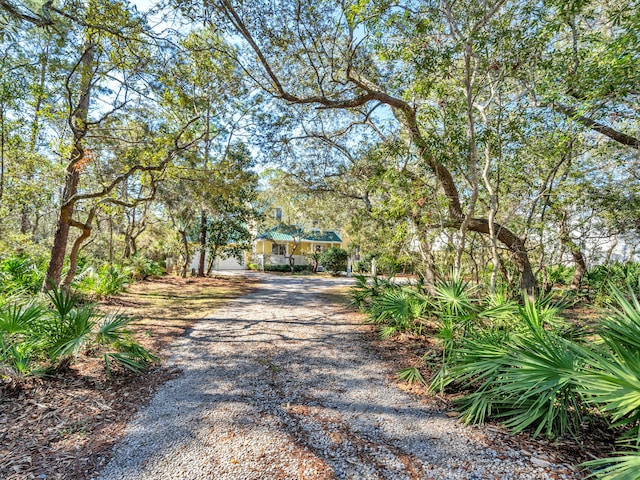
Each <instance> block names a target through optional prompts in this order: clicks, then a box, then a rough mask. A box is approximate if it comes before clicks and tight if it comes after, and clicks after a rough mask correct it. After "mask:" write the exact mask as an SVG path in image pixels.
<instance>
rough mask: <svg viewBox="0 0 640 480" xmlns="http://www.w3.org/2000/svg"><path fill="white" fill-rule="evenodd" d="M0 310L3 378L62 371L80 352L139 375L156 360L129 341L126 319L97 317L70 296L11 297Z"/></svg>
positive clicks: (90, 307)
mask: <svg viewBox="0 0 640 480" xmlns="http://www.w3.org/2000/svg"><path fill="white" fill-rule="evenodd" d="M1 307H2V308H0V365H1V366H2V367H3V368H2V370H3V371H4V373H5V374H11V375H15V376H28V375H40V374H44V373H46V372H48V371H52V370H64V369H65V368H66V367H67V366H69V365H70V364H71V363H72V362H73V361H74V360H75V359H76V358H77V356H78V355H79V354H81V353H86V352H94V353H95V352H97V353H99V354H100V355H102V357H103V359H104V362H105V368H106V370H107V374H108V375H110V374H111V363H112V362H117V363H118V364H120V365H121V366H123V367H124V368H127V369H129V370H133V371H136V372H140V371H142V370H144V369H146V368H147V367H148V365H149V364H150V363H152V362H155V361H156V360H157V358H156V357H155V356H154V355H153V354H151V353H150V352H149V351H148V350H146V349H145V348H143V347H142V346H141V345H140V344H139V343H137V342H136V341H135V339H134V338H133V335H132V332H131V331H130V330H129V329H128V325H129V323H130V322H131V321H132V320H133V319H132V318H131V317H126V316H123V315H116V314H109V315H104V314H102V313H100V312H99V311H98V310H97V309H96V307H95V306H94V305H91V304H81V303H80V302H79V301H78V299H76V298H75V297H74V296H72V295H71V294H69V293H65V292H63V291H60V290H53V291H51V292H49V293H48V296H47V298H46V299H44V298H43V299H40V300H36V299H31V300H24V299H21V298H14V299H11V300H9V301H7V302H6V303H5V304H4V305H2V306H1Z"/></svg>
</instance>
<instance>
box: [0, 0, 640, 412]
mask: <svg viewBox="0 0 640 480" xmlns="http://www.w3.org/2000/svg"><path fill="white" fill-rule="evenodd" d="M0 26H1V27H0V28H1V31H0V54H1V56H2V60H1V63H0V305H9V302H10V301H13V300H12V299H14V298H15V295H18V294H19V295H25V294H26V295H36V294H37V292H39V291H40V290H42V289H44V290H52V292H53V293H50V295H52V296H53V297H52V298H58V297H57V296H58V295H60V293H59V291H64V292H67V291H69V290H72V289H75V290H77V291H79V292H85V293H86V294H89V295H94V296H103V295H109V294H110V293H111V292H115V291H117V290H118V289H119V288H121V287H122V286H123V285H124V284H125V283H126V282H127V281H129V280H130V279H131V278H138V279H139V278H144V277H146V276H148V275H153V274H158V273H161V272H162V271H163V269H164V268H165V267H166V266H167V259H174V260H175V259H177V263H178V268H177V269H176V273H178V274H181V275H183V276H186V275H188V274H189V265H190V262H191V261H192V258H193V256H194V254H195V253H196V252H197V251H200V252H202V253H204V252H207V251H208V252H209V253H210V254H212V255H213V258H215V256H216V255H217V254H223V255H224V256H234V255H235V256H238V255H243V253H242V252H243V251H246V250H250V248H251V240H252V235H255V233H256V229H259V228H261V227H264V226H267V227H268V226H271V225H273V222H274V221H273V219H272V218H270V217H272V216H273V215H272V214H271V209H272V207H273V206H274V205H275V202H276V200H274V199H280V200H278V202H280V203H279V204H283V203H285V202H287V203H288V204H290V205H291V206H290V208H291V209H292V210H295V211H296V212H297V213H296V215H292V217H296V218H300V219H303V220H300V222H301V223H300V225H301V224H302V223H303V221H306V220H310V219H321V220H322V221H323V223H324V224H325V225H332V226H340V227H341V228H342V231H343V234H344V235H345V237H346V238H348V239H349V243H350V245H351V247H350V252H349V253H350V255H351V257H352V258H353V260H354V265H356V266H357V268H360V269H361V270H362V271H366V270H367V269H368V268H369V261H370V259H372V258H375V259H376V261H377V262H378V264H379V265H380V268H381V269H382V270H383V271H384V272H387V273H390V274H391V273H398V272H405V273H413V274H416V276H417V277H418V278H420V279H421V281H422V282H423V284H422V285H423V286H424V291H425V292H428V293H430V294H431V295H437V294H438V291H439V290H438V288H441V287H442V284H441V283H439V282H443V281H448V280H450V279H458V280H460V279H466V281H468V282H470V283H472V284H473V285H474V286H476V287H477V289H478V290H477V292H479V293H478V295H484V294H494V295H495V294H500V295H503V296H504V297H505V298H510V299H516V300H518V301H521V302H522V301H523V300H522V292H523V291H524V292H526V294H527V295H526V296H527V298H528V300H527V302H534V301H535V299H540V298H546V297H545V296H546V295H548V294H552V295H555V296H556V298H560V297H562V298H564V299H565V300H567V301H570V302H574V303H575V304H586V305H591V304H593V303H596V304H604V303H607V302H608V301H610V300H611V301H613V303H616V302H617V301H620V299H622V298H623V297H622V296H621V295H622V293H620V291H624V294H625V295H627V293H628V294H629V295H634V294H635V295H637V294H639V293H640V267H639V266H638V264H637V263H636V261H637V260H638V258H637V253H638V248H640V231H639V228H640V221H639V218H640V217H639V214H638V212H639V211H640V209H639V207H640V183H639V181H638V180H639V174H638V171H639V169H638V166H639V164H640V156H639V155H640V153H639V151H640V102H639V99H640V69H639V68H638V65H639V64H640V5H639V4H638V2H637V1H636V0H617V1H609V0H545V1H543V2H526V1H521V0H514V1H510V0H492V1H489V2H485V1H480V0H453V1H450V0H436V1H415V2H414V1H412V0H407V1H401V2H398V3H392V2H387V1H380V0H354V1H347V2H333V1H318V2H305V1H302V0H283V1H277V2H263V1H261V0H244V1H242V2H235V1H234V0H211V1H199V0H170V1H167V2H159V3H158V4H155V5H147V4H146V3H144V4H143V3H140V4H138V5H136V3H135V2H134V3H129V2H126V1H111V0H109V1H98V0H73V1H68V0H59V1H51V0H49V1H47V2H42V1H38V0H22V1H19V0H0ZM296 225H298V223H296ZM200 258H201V261H200V264H199V268H198V269H197V272H196V274H197V275H199V276H204V275H206V274H207V272H210V271H211V268H212V266H211V264H209V265H205V256H204V255H201V256H200ZM291 258H292V257H291ZM358 259H359V260H361V262H360V263H359V264H358V263H357V262H355V260H358ZM365 260H366V261H365ZM316 262H317V260H316ZM292 269H293V266H292ZM610 283H613V284H614V285H616V286H617V287H618V288H619V289H620V290H617V292H618V293H614V294H613V297H612V296H610V290H609V284H610ZM59 289H61V290H59ZM627 289H628V292H627ZM61 298H62V297H61ZM612 299H613V300H612ZM527 305H528V304H527ZM635 307H636V308H638V305H637V303H636V304H635ZM523 308H527V307H526V306H525V307H523ZM620 308H623V309H624V307H620ZM630 308H633V307H630ZM476 313H477V312H476ZM639 318H640V317H639ZM604 342H605V343H606V342H607V340H606V339H605V340H604ZM632 356H633V358H635V360H636V361H637V360H638V352H637V350H635V351H633V352H632ZM143 360H145V359H144V358H143ZM145 361H146V360H145ZM637 372H638V370H636V373H637ZM638 378H640V377H636V378H635V380H634V381H635V382H637V381H638ZM639 398H640V397H639ZM634 405H635V407H634V408H636V409H637V408H638V407H639V406H640V403H636V404H634ZM572 408H573V407H572ZM634 421H637V418H636V419H635V420H634Z"/></svg>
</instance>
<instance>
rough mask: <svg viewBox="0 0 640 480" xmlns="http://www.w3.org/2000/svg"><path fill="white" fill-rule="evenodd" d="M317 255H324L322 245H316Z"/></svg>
mask: <svg viewBox="0 0 640 480" xmlns="http://www.w3.org/2000/svg"><path fill="white" fill-rule="evenodd" d="M316 253H322V245H316Z"/></svg>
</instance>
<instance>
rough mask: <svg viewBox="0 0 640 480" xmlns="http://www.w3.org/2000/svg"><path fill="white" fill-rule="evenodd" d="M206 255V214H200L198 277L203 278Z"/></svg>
mask: <svg viewBox="0 0 640 480" xmlns="http://www.w3.org/2000/svg"><path fill="white" fill-rule="evenodd" d="M206 253H207V212H206V210H204V209H202V211H201V212H200V258H199V259H198V276H199V277H204V274H205V270H204V265H205V256H206Z"/></svg>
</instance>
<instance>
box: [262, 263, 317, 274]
mask: <svg viewBox="0 0 640 480" xmlns="http://www.w3.org/2000/svg"><path fill="white" fill-rule="evenodd" d="M264 271H265V272H283V273H290V272H291V268H290V267H289V265H271V264H267V265H265V266H264ZM293 271H294V272H296V273H301V272H308V271H310V268H309V265H294V266H293Z"/></svg>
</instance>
